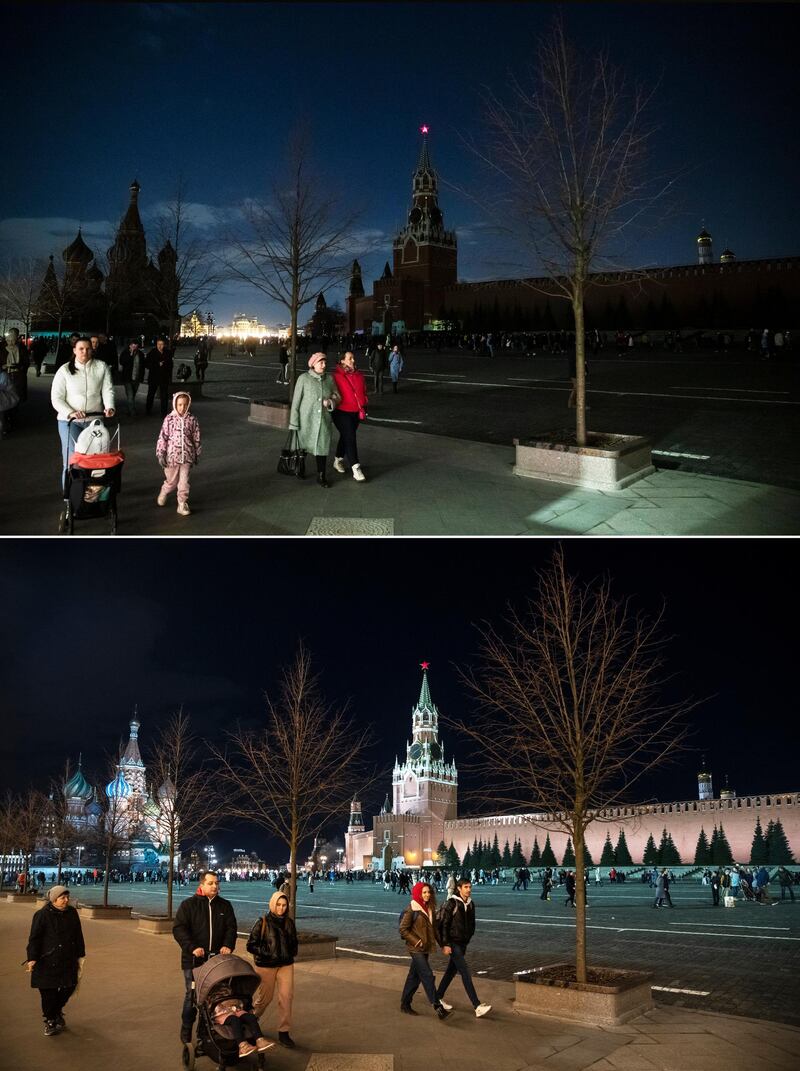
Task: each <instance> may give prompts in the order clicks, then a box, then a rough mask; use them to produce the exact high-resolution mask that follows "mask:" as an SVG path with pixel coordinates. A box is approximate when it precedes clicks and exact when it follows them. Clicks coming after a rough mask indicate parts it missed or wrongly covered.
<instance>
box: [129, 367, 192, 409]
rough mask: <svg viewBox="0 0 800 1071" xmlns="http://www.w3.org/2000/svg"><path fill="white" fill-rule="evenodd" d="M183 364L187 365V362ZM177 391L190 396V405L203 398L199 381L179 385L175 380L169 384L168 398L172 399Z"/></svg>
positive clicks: (189, 381) (188, 381)
mask: <svg viewBox="0 0 800 1071" xmlns="http://www.w3.org/2000/svg"><path fill="white" fill-rule="evenodd" d="M185 363H187V364H188V361H187V362H185ZM179 390H185V391H186V393H187V394H190V395H191V396H192V403H194V400H195V398H202V397H203V384H202V383H201V381H200V380H199V379H189V380H187V381H186V382H185V383H179V382H178V381H177V379H174V380H173V381H172V383H171V384H170V395H169V396H170V398H172V395H173V394H175V392H176V391H179ZM145 393H146V392H145ZM137 397H138V395H137ZM156 397H158V396H156Z"/></svg>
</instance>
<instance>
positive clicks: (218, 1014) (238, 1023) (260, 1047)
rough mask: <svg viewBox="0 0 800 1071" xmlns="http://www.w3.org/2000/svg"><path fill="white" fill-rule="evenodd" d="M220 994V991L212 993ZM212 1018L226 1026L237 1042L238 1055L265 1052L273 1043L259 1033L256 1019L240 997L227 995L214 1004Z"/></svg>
mask: <svg viewBox="0 0 800 1071" xmlns="http://www.w3.org/2000/svg"><path fill="white" fill-rule="evenodd" d="M214 995H215V997H219V996H222V995H223V994H222V992H217V993H215V994H214ZM212 1018H213V1020H214V1022H215V1023H216V1024H217V1025H218V1026H227V1027H228V1028H229V1030H230V1032H231V1035H232V1037H233V1040H234V1041H236V1042H238V1044H239V1055H240V1056H249V1055H250V1053H251V1052H266V1051H267V1049H271V1048H272V1046H273V1045H274V1044H275V1042H274V1041H267V1039H266V1038H265V1037H264V1035H263V1034H262V1033H261V1027H260V1026H259V1023H258V1019H256V1017H255V1015H253V1013H252V1012H251V1011H247V1009H246V1008H245V1006H244V1001H243V1000H242V999H241V998H240V997H228V998H226V999H225V1000H220V1001H218V1003H216V1004H215V1005H214V1011H213V1013H212Z"/></svg>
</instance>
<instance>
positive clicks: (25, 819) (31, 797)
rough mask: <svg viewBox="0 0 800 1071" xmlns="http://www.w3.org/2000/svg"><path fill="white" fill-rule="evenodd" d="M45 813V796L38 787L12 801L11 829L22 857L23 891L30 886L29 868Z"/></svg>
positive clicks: (38, 843) (39, 841) (41, 834)
mask: <svg viewBox="0 0 800 1071" xmlns="http://www.w3.org/2000/svg"><path fill="white" fill-rule="evenodd" d="M46 815H47V797H46V796H45V795H44V793H43V792H39V790H38V789H35V788H31V789H28V791H27V792H26V793H25V795H24V796H20V797H18V798H17V799H16V800H15V801H14V810H13V818H12V821H13V831H14V833H15V838H14V839H15V842H16V848H17V850H18V851H19V853H20V855H21V856H22V859H23V864H22V869H23V871H24V873H25V891H26V892H29V891H30V887H31V882H30V869H31V863H32V862H33V856H34V853H35V851H36V848H37V847H38V846H39V845H40V844H41V842H42V839H43V836H44V832H45V818H46Z"/></svg>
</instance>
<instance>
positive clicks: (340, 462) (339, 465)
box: [333, 457, 344, 472]
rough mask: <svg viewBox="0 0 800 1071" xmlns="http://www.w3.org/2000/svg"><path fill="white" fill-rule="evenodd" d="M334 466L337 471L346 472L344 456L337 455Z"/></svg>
mask: <svg viewBox="0 0 800 1071" xmlns="http://www.w3.org/2000/svg"><path fill="white" fill-rule="evenodd" d="M333 467H334V468H335V469H336V471H337V472H344V458H343V457H335V458H334V459H333Z"/></svg>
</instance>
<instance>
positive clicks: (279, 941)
mask: <svg viewBox="0 0 800 1071" xmlns="http://www.w3.org/2000/svg"><path fill="white" fill-rule="evenodd" d="M247 951H248V952H249V953H250V954H251V955H252V957H253V962H254V964H255V969H256V971H257V972H258V974H259V975H260V977H261V985H260V986H259V988H258V989H257V990H256V993H255V996H254V997H253V1012H254V1013H255V1015H256V1016H257V1017H258V1018H260V1017H261V1015H262V1014H263V1012H264V1009H265V1008H266V1007H267V1006H268V1005H269V1003H270V1001H271V1000H272V997H273V995H274V993H275V990H276V989H277V990H278V1041H279V1042H280V1043H281V1045H285V1046H286V1047H287V1048H289V1049H293V1048H294V1047H295V1044H294V1041H293V1040H292V1038H291V1035H290V1034H289V1030H290V1029H291V1026H292V998H293V997H294V958H295V956H296V955H297V930H296V929H295V925H294V919H293V918H292V917H291V915H290V914H289V900H288V898H287V896H286V894H285V893H282V892H276V893H273V894H272V896H271V897H270V898H269V905H268V910H267V912H266V914H264V915H262V916H261V917H260V918H257V919H256V921H255V925H254V926H253V929H252V930H251V931H250V937H249V939H248V941H247Z"/></svg>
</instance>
